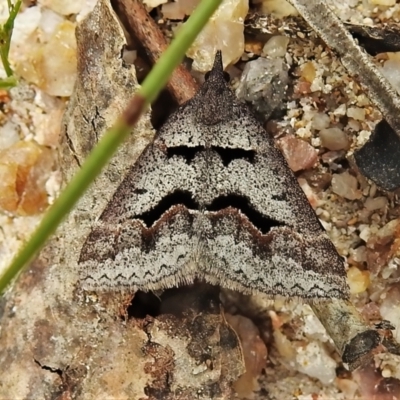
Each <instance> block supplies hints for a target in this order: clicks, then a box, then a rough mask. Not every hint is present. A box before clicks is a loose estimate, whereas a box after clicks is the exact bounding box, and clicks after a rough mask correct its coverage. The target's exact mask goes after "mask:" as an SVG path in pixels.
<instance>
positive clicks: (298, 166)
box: [278, 136, 318, 172]
mask: <svg viewBox="0 0 400 400" xmlns="http://www.w3.org/2000/svg"><path fill="white" fill-rule="evenodd" d="M278 146H279V147H280V149H281V151H282V153H283V155H284V156H285V158H286V161H287V162H288V164H289V167H290V169H291V170H292V171H293V172H297V171H300V170H305V169H309V168H312V167H313V166H314V164H315V163H316V162H317V159H318V152H317V150H315V149H314V147H312V146H311V145H310V144H309V143H307V142H306V141H304V140H301V139H297V138H295V137H293V136H285V137H283V138H282V139H280V140H279V142H278Z"/></svg>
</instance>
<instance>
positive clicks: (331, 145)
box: [319, 127, 350, 150]
mask: <svg viewBox="0 0 400 400" xmlns="http://www.w3.org/2000/svg"><path fill="white" fill-rule="evenodd" d="M319 137H320V138H321V144H322V146H323V147H325V148H327V149H329V150H347V149H348V148H349V146H350V143H349V139H348V138H347V135H346V133H345V132H343V130H342V129H339V128H335V127H334V128H327V129H322V130H321V131H320V132H319Z"/></svg>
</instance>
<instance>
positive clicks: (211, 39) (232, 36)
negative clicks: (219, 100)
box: [186, 0, 249, 72]
mask: <svg viewBox="0 0 400 400" xmlns="http://www.w3.org/2000/svg"><path fill="white" fill-rule="evenodd" d="M248 11H249V2H248V0H223V1H222V3H221V5H220V6H219V7H218V9H217V11H216V12H215V13H214V14H213V16H212V17H211V18H210V20H209V21H208V23H207V25H206V26H205V27H204V29H203V30H202V31H201V33H200V34H199V35H198V36H197V38H196V40H195V41H194V43H193V44H192V46H191V47H190V49H189V50H188V51H187V53H186V55H187V56H188V57H189V58H192V59H193V64H192V68H193V69H194V70H196V71H201V72H207V71H209V70H210V69H211V67H212V65H213V63H214V57H215V52H216V51H217V50H218V49H219V50H221V51H222V55H223V62H224V66H227V65H229V64H232V63H235V62H236V61H237V60H238V59H239V58H240V57H241V55H242V54H243V50H244V34H243V32H244V20H245V18H246V15H247V13H248Z"/></svg>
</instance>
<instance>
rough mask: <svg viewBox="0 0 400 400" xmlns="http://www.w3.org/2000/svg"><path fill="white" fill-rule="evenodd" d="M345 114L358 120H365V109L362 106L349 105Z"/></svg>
mask: <svg viewBox="0 0 400 400" xmlns="http://www.w3.org/2000/svg"><path fill="white" fill-rule="evenodd" d="M346 114H347V116H348V117H349V118H354V119H356V120H358V121H364V120H365V110H364V108H360V107H349V108H348V109H347V113H346Z"/></svg>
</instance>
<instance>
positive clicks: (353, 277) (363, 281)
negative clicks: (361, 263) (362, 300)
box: [347, 267, 370, 294]
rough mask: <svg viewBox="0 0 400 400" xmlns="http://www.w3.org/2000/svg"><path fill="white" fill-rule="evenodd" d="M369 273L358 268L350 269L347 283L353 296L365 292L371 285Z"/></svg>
mask: <svg viewBox="0 0 400 400" xmlns="http://www.w3.org/2000/svg"><path fill="white" fill-rule="evenodd" d="M369 275H370V274H369V271H361V270H359V269H358V268H357V267H350V268H349V269H348V271H347V282H348V284H349V287H350V293H351V294H358V293H362V292H365V291H366V290H367V288H368V286H369V284H370V276H369Z"/></svg>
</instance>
